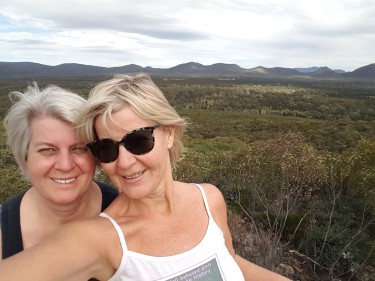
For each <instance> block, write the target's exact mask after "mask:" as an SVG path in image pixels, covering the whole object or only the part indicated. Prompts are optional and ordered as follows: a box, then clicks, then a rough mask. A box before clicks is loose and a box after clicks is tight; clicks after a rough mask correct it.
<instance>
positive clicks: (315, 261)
mask: <svg viewBox="0 0 375 281" xmlns="http://www.w3.org/2000/svg"><path fill="white" fill-rule="evenodd" d="M139 71H143V72H147V73H149V74H150V75H151V77H152V78H153V80H154V81H155V82H156V84H157V85H158V86H159V87H160V88H161V90H162V91H163V92H164V93H165V95H166V97H167V98H168V100H169V101H170V103H171V104H172V105H173V106H174V107H175V108H176V109H177V110H178V112H179V113H180V114H181V115H182V116H185V117H187V118H188V120H189V123H190V125H189V127H188V130H187V132H186V135H185V137H184V143H185V144H186V146H187V148H188V150H187V152H186V155H185V158H184V159H183V160H182V161H181V162H180V163H179V166H178V168H177V169H176V170H175V177H176V178H177V179H180V180H183V181H188V182H211V183H213V184H215V185H217V186H218V187H219V188H220V189H221V190H222V192H223V194H224V195H225V198H226V200H227V203H228V209H229V223H230V227H231V230H232V233H233V241H234V245H235V248H236V250H237V251H238V252H239V254H241V255H242V256H244V257H245V258H247V259H249V260H251V261H253V262H255V263H257V264H260V265H262V266H265V267H267V268H270V269H272V270H274V271H277V272H280V273H282V274H284V275H286V276H289V277H290V278H292V279H293V280H323V281H324V280H375V254H374V249H375V242H374V241H375V240H374V237H375V225H374V222H375V64H369V65H365V66H363V67H361V68H358V69H356V70H354V71H352V72H343V71H340V70H332V69H330V68H328V67H312V68H305V69H289V68H280V67H274V68H264V67H261V66H259V67H255V68H252V69H243V68H240V67H239V66H238V65H235V64H220V63H219V64H214V65H209V66H204V65H202V64H199V63H195V62H190V63H186V64H181V65H177V66H176V67H172V68H169V69H154V68H151V67H141V66H138V65H127V66H123V67H110V68H107V67H97V66H89V65H81V64H62V65H58V66H48V65H42V64H36V63H30V62H19V63H8V62H0V101H1V103H0V119H1V120H2V119H3V118H4V116H5V114H6V112H7V110H8V109H9V107H10V106H11V104H10V101H9V99H8V93H9V92H11V91H14V90H18V91H23V90H24V89H25V88H26V87H27V86H28V84H29V83H31V82H32V81H36V82H38V84H39V86H40V87H44V86H46V85H48V84H56V85H58V86H61V87H63V88H67V89H70V90H72V91H74V92H77V93H79V94H80V95H82V96H84V97H87V95H88V93H89V91H90V89H92V87H93V86H95V85H96V84H97V83H98V82H100V81H103V80H106V79H108V78H110V77H112V75H113V74H114V73H125V72H139ZM0 154H1V158H0V172H1V175H2V177H1V178H0V184H1V186H2V188H1V189H0V203H1V202H3V201H4V200H6V199H7V198H9V197H10V196H13V195H14V194H16V193H18V192H20V191H22V190H25V189H26V188H28V183H27V182H26V181H25V180H23V179H22V177H21V176H20V174H19V171H18V168H17V166H16V163H15V161H14V160H13V156H12V155H11V152H10V151H9V149H8V147H7V145H6V140H5V132H4V128H3V126H1V127H0ZM98 178H99V179H100V180H103V181H108V179H107V178H106V176H105V175H104V174H103V173H100V174H99V175H98Z"/></svg>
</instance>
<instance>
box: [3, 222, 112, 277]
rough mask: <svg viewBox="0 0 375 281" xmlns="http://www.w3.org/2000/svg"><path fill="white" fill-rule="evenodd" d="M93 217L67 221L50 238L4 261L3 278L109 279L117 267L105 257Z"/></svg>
mask: <svg viewBox="0 0 375 281" xmlns="http://www.w3.org/2000/svg"><path fill="white" fill-rule="evenodd" d="M93 221H97V219H95V220H90V221H81V222H74V223H71V224H67V225H66V226H64V227H63V228H62V229H61V230H60V231H58V232H57V233H55V234H54V235H53V236H52V237H51V238H50V239H48V240H46V241H44V242H42V243H40V244H38V245H36V246H34V247H31V248H29V249H27V250H25V251H22V252H21V253H19V254H17V255H14V256H12V257H10V258H7V259H5V260H3V261H1V262H0V280H7V281H23V280H25V281H26V280H39V281H59V280H61V281H65V280H69V281H75V280H77V281H78V280H80V281H82V280H88V279H90V278H92V277H95V278H97V279H100V280H108V279H109V278H110V277H111V275H112V274H113V272H114V269H113V268H111V266H110V265H109V264H108V263H107V262H106V259H105V257H104V258H103V256H105V252H106V251H105V249H104V248H101V245H100V244H104V243H98V240H99V241H100V234H99V232H100V231H99V232H97V231H98V228H97V225H95V224H94V223H93ZM96 224H97V223H96ZM92 233H94V235H93V234H92ZM98 234H99V235H98ZM103 241H106V240H103Z"/></svg>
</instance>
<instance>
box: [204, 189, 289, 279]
mask: <svg viewBox="0 0 375 281" xmlns="http://www.w3.org/2000/svg"><path fill="white" fill-rule="evenodd" d="M205 191H206V194H207V198H208V201H209V205H210V209H211V212H212V215H213V217H214V219H215V222H216V223H217V224H218V225H219V227H220V228H221V230H222V231H223V233H224V238H225V244H226V246H227V248H228V250H229V252H230V253H231V255H232V256H233V257H234V259H235V261H236V262H237V264H238V266H239V267H240V269H241V271H242V274H243V276H244V278H245V280H246V281H265V280H267V281H288V280H289V281H290V279H288V278H286V277H284V276H282V275H280V274H277V273H274V272H272V271H270V270H268V269H266V268H263V267H260V266H258V265H255V264H253V263H251V262H249V261H248V260H246V259H244V258H242V257H240V256H239V255H237V254H236V253H235V251H234V248H233V243H232V235H231V233H230V231H229V227H228V221H227V207H226V204H225V201H224V198H223V195H222V193H221V192H220V190H218V189H217V188H216V187H215V186H213V185H205Z"/></svg>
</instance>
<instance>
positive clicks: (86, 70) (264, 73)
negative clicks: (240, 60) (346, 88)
mask: <svg viewBox="0 0 375 281" xmlns="http://www.w3.org/2000/svg"><path fill="white" fill-rule="evenodd" d="M136 72H146V73H148V74H150V75H160V76H193V77H223V76H224V77H227V76H228V77H259V78H280V79H281V78H283V79H285V78H290V79H293V78H299V79H303V78H305V79H329V80H332V79H334V80H346V79H354V80H374V81H375V63H373V64H369V65H366V66H363V67H360V68H358V69H356V70H354V71H352V72H344V71H342V70H332V69H330V68H329V67H316V66H314V67H311V68H284V67H271V68H266V67H263V66H257V67H254V68H250V69H246V68H242V67H240V66H238V65H237V64H226V63H215V64H212V65H203V64H200V63H198V62H188V63H183V64H179V65H177V66H174V67H171V68H152V67H149V66H148V67H142V66H139V65H136V64H129V65H124V66H118V67H101V66H93V65H85V64H78V63H64V64H60V65H56V66H50V65H44V64H39V63H33V62H0V79H21V78H26V79H35V78H48V77H89V76H103V75H106V76H111V75H113V74H115V73H136Z"/></svg>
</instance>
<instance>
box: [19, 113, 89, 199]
mask: <svg viewBox="0 0 375 281" xmlns="http://www.w3.org/2000/svg"><path fill="white" fill-rule="evenodd" d="M30 127H31V139H30V143H29V147H28V154H27V160H26V172H27V175H28V177H29V179H30V181H31V183H32V185H33V186H34V187H35V188H36V190H37V191H38V192H39V193H40V194H41V195H42V197H44V198H45V199H47V200H49V201H50V202H52V203H53V204H70V203H73V202H74V201H75V200H78V199H79V198H80V197H81V196H82V195H83V194H84V193H85V192H87V191H88V189H89V188H90V187H91V183H92V179H93V176H94V173H95V160H94V158H93V157H92V155H91V153H90V151H89V150H88V149H87V148H86V146H85V145H82V144H78V143H77V140H76V135H75V132H74V129H73V125H72V124H70V123H68V122H64V121H61V120H58V119H55V118H53V117H49V116H39V117H36V118H34V119H33V120H32V121H31V124H30Z"/></svg>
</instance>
